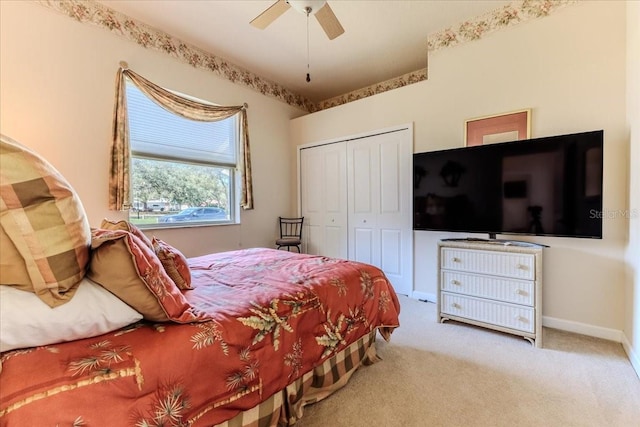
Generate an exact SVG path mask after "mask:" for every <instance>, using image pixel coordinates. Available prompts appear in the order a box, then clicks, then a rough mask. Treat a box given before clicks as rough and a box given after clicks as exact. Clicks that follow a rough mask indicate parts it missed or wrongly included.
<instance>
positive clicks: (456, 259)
mask: <svg viewBox="0 0 640 427" xmlns="http://www.w3.org/2000/svg"><path fill="white" fill-rule="evenodd" d="M451 261H453V262H461V261H462V260H461V259H460V258H457V257H453V258H451Z"/></svg>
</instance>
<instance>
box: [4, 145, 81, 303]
mask: <svg viewBox="0 0 640 427" xmlns="http://www.w3.org/2000/svg"><path fill="white" fill-rule="evenodd" d="M0 163H1V166H2V167H1V169H2V173H1V174H0V225H1V226H2V233H0V237H2V239H1V241H0V266H1V267H2V274H1V275H0V284H2V285H10V286H16V287H17V288H19V289H22V290H27V291H31V292H35V294H36V295H38V297H39V298H40V299H41V300H42V301H44V302H45V303H46V304H47V305H49V306H50V307H56V306H58V305H61V304H64V303H65V302H67V301H69V300H70V299H71V297H72V296H73V294H74V293H75V290H76V288H77V285H78V284H79V282H80V281H81V280H82V278H83V277H84V275H85V270H86V266H87V263H88V262H89V245H90V243H91V231H90V228H89V222H88V221H87V217H86V215H85V211H84V208H83V206H82V203H81V202H80V198H79V197H78V195H77V194H76V192H75V190H74V189H73V188H72V187H71V185H70V184H69V183H68V182H67V181H66V180H65V178H64V177H63V176H62V175H61V174H60V172H58V171H57V170H56V169H55V168H54V167H53V166H52V165H51V164H49V163H48V162H47V161H46V160H45V159H43V158H42V157H41V156H39V155H38V154H36V153H35V152H34V151H32V150H31V149H29V148H27V147H25V146H23V145H21V144H20V143H18V142H16V141H14V140H12V139H11V138H8V137H6V136H4V135H0Z"/></svg>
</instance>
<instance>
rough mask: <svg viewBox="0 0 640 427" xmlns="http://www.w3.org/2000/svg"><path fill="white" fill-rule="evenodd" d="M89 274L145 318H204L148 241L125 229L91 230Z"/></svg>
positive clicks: (189, 319) (179, 319) (195, 320)
mask: <svg viewBox="0 0 640 427" xmlns="http://www.w3.org/2000/svg"><path fill="white" fill-rule="evenodd" d="M91 235H92V240H91V249H92V251H91V262H90V263H89V271H88V272H87V276H88V277H89V278H90V279H91V280H93V281H94V282H96V283H98V284H100V285H102V286H103V287H104V288H106V289H107V290H109V291H111V292H112V293H113V294H115V295H116V296H117V297H118V298H120V299H121V300H123V301H124V302H126V303H127V304H129V305H130V306H131V307H133V308H134V309H135V310H136V311H138V312H139V313H141V314H142V315H143V316H144V318H145V319H147V320H151V321H155V322H163V321H167V320H171V321H174V322H177V323H190V322H202V321H205V320H209V317H208V315H206V314H205V313H202V312H199V311H198V310H197V309H195V308H194V307H193V306H191V304H189V302H188V301H187V300H186V298H185V297H184V296H183V295H182V292H181V291H180V289H178V287H177V286H176V285H175V283H173V281H172V280H171V278H170V277H169V276H168V275H167V273H166V272H165V271H164V267H163V266H162V263H161V262H160V260H159V259H158V257H157V256H156V254H155V253H154V252H153V250H152V249H150V248H148V247H147V245H146V244H145V243H144V242H143V241H142V240H140V239H139V238H138V237H136V236H135V235H133V234H132V233H130V232H128V231H124V230H103V229H92V230H91Z"/></svg>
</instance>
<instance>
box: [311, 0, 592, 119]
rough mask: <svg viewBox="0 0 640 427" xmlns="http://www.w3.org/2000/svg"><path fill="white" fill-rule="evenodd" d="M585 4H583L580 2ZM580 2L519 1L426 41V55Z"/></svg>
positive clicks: (329, 103) (332, 102)
mask: <svg viewBox="0 0 640 427" xmlns="http://www.w3.org/2000/svg"><path fill="white" fill-rule="evenodd" d="M583 1H584V0H583ZM578 2H579V0H519V1H513V2H511V3H509V4H507V5H505V6H503V7H501V8H498V9H495V10H493V11H491V12H489V13H487V14H485V15H481V16H478V17H476V18H474V19H472V20H469V21H464V22H462V23H460V24H458V25H456V26H452V27H449V28H445V29H443V30H440V31H438V32H436V33H432V34H430V35H429V36H428V37H427V55H428V54H429V52H434V51H437V50H440V49H444V48H447V47H453V46H457V45H459V44H462V43H466V42H470V41H474V40H478V39H480V38H482V37H483V36H485V35H487V34H489V33H492V32H494V31H497V30H500V29H503V28H506V27H510V26H513V25H516V24H520V23H523V22H526V21H529V20H532V19H537V18H542V17H545V16H549V15H550V14H551V13H553V12H555V11H556V10H558V9H560V8H562V7H564V6H567V5H570V4H575V3H578ZM427 73H428V65H427V68H423V69H420V70H416V71H412V72H410V73H407V74H404V75H402V76H399V77H395V78H393V79H390V80H386V81H384V82H380V83H377V84H375V85H372V86H368V87H365V88H362V89H358V90H355V91H352V92H349V93H345V94H344V95H340V96H337V97H334V98H331V99H327V100H325V101H321V102H319V103H318V104H317V105H316V108H317V110H324V109H326V108H331V107H335V106H338V105H342V104H346V103H348V102H352V101H356V100H358V99H362V98H366V97H369V96H372V95H376V94H379V93H382V92H386V91H389V90H393V89H397V88H399V87H402V86H406V85H410V84H413V83H418V82H421V81H423V80H427Z"/></svg>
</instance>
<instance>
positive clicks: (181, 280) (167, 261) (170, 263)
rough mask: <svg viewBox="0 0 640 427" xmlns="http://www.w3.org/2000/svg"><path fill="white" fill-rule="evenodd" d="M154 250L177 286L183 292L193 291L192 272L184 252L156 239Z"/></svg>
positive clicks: (154, 239)
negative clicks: (186, 290)
mask: <svg viewBox="0 0 640 427" xmlns="http://www.w3.org/2000/svg"><path fill="white" fill-rule="evenodd" d="M153 249H154V250H155V251H156V255H157V256H158V258H159V259H160V262H162V266H163V267H164V270H165V271H166V272H167V274H168V275H169V277H171V280H173V282H174V283H175V284H176V286H177V287H178V288H180V289H182V290H185V289H192V288H191V270H189V264H188V263H187V258H186V257H185V256H184V255H183V254H182V252H180V251H179V250H178V249H176V248H174V247H173V246H171V245H169V244H168V243H166V242H164V241H162V240H160V239H158V238H156V237H154V238H153Z"/></svg>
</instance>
